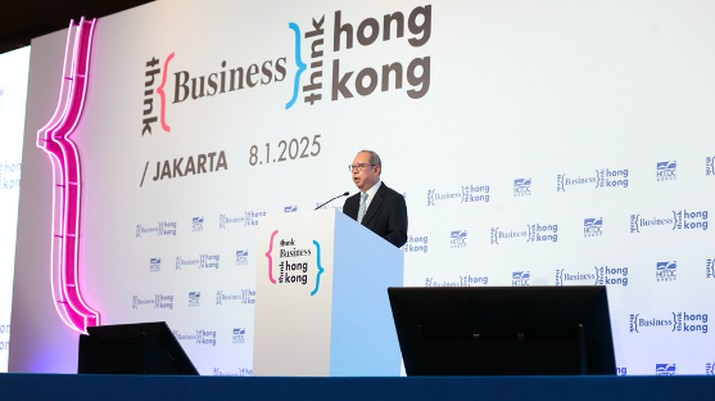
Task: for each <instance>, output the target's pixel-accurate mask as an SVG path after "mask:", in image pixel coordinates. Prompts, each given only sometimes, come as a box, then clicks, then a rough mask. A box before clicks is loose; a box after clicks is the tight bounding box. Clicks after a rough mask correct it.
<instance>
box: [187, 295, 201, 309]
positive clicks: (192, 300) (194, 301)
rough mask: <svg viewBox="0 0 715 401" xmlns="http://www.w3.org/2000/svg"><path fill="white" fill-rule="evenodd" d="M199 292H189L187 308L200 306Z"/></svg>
mask: <svg viewBox="0 0 715 401" xmlns="http://www.w3.org/2000/svg"><path fill="white" fill-rule="evenodd" d="M200 304H201V291H190V292H189V307H192V308H193V307H197V306H201V305H200Z"/></svg>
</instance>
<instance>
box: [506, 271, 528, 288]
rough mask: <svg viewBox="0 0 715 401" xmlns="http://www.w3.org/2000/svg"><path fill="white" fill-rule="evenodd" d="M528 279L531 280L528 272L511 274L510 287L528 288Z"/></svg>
mask: <svg viewBox="0 0 715 401" xmlns="http://www.w3.org/2000/svg"><path fill="white" fill-rule="evenodd" d="M529 279H531V272H530V271H528V270H527V271H518V272H513V273H511V286H512V287H528V286H529Z"/></svg>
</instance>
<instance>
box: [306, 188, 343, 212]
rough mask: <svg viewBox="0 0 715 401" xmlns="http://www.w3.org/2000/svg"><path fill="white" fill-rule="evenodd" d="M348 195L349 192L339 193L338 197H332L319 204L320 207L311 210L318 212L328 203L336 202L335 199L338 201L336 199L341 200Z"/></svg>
mask: <svg viewBox="0 0 715 401" xmlns="http://www.w3.org/2000/svg"><path fill="white" fill-rule="evenodd" d="M348 195H350V192H348V191H345V192H343V193H341V194H340V195H338V196H333V197H332V198H330V199H328V201H327V202H324V203H321V204H320V205H318V207H316V208H315V209H313V210H318V209H320V208H321V207H323V206H325V205H327V204H328V203H330V202H332V201H334V200H336V199H338V198H342V197H343V196H348Z"/></svg>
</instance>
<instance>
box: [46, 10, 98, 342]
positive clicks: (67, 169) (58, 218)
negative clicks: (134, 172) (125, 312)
mask: <svg viewBox="0 0 715 401" xmlns="http://www.w3.org/2000/svg"><path fill="white" fill-rule="evenodd" d="M95 24H96V19H92V20H90V21H87V20H85V19H84V18H82V19H80V21H79V23H77V24H75V22H74V21H71V22H70V26H69V32H68V33H67V44H66V47H65V61H64V69H63V72H62V74H63V77H62V84H61V86H60V96H59V101H58V103H57V108H56V109H55V112H54V114H53V116H52V118H51V119H50V121H49V122H48V123H47V124H46V125H45V126H44V127H43V128H42V129H40V130H39V131H38V132H37V146H38V147H39V148H41V149H43V150H44V151H45V153H47V155H48V157H49V158H50V162H51V164H52V182H53V185H52V188H53V190H52V239H51V255H50V265H51V266H50V272H51V283H52V296H53V299H54V300H55V308H56V309H57V313H58V314H59V315H60V318H62V321H63V322H64V323H65V324H66V325H67V326H69V327H70V328H72V329H73V330H76V331H78V332H80V333H86V332H87V327H89V326H97V325H99V313H98V312H96V311H94V310H93V309H92V308H90V307H89V306H88V305H87V304H86V303H85V302H84V300H83V298H82V294H81V288H80V283H79V253H80V252H79V249H80V238H81V237H80V221H79V219H80V210H81V196H80V195H81V191H82V182H81V175H82V174H81V166H80V157H79V151H78V150H77V146H76V144H75V143H74V142H73V141H72V140H71V139H70V136H71V135H72V134H73V133H74V132H75V129H76V128H77V124H78V123H79V120H80V117H81V116H82V112H83V110H84V104H85V99H86V96H87V84H88V82H87V81H88V79H87V76H88V74H89V57H90V52H91V49H92V38H93V35H94V28H95Z"/></svg>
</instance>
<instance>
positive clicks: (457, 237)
mask: <svg viewBox="0 0 715 401" xmlns="http://www.w3.org/2000/svg"><path fill="white" fill-rule="evenodd" d="M449 247H450V248H452V249H455V248H466V247H467V230H456V231H452V232H450V233H449Z"/></svg>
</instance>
